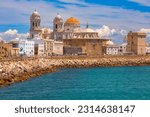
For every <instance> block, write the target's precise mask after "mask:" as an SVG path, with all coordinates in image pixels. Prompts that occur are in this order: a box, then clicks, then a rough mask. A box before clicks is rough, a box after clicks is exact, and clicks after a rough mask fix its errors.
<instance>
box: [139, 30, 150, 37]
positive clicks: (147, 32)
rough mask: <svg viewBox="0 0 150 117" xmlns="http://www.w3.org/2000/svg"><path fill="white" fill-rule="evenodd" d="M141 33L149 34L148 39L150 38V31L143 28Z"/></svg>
mask: <svg viewBox="0 0 150 117" xmlns="http://www.w3.org/2000/svg"><path fill="white" fill-rule="evenodd" d="M139 32H144V33H146V34H147V37H148V38H150V29H146V28H142V29H140V31H139Z"/></svg>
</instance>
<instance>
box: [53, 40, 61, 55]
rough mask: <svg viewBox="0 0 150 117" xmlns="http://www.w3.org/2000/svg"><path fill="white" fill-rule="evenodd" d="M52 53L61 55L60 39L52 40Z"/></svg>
mask: <svg viewBox="0 0 150 117" xmlns="http://www.w3.org/2000/svg"><path fill="white" fill-rule="evenodd" d="M53 54H54V55H63V42H61V41H54V42H53Z"/></svg>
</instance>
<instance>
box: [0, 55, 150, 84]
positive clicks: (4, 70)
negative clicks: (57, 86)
mask: <svg viewBox="0 0 150 117" xmlns="http://www.w3.org/2000/svg"><path fill="white" fill-rule="evenodd" d="M143 65H150V56H113V57H112V56H105V57H98V56H97V57H86V56H68V57H67V56H65V57H64V56H60V57H43V58H18V59H12V60H11V59H7V60H0V87H3V86H7V85H11V84H13V83H17V82H23V81H25V80H28V79H30V78H35V77H37V76H40V75H43V74H45V73H50V72H55V71H56V70H57V69H59V68H81V67H111V66H143Z"/></svg>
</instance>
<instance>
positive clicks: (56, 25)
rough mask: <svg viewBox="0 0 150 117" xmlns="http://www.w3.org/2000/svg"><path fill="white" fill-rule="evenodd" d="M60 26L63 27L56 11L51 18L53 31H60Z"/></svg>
mask: <svg viewBox="0 0 150 117" xmlns="http://www.w3.org/2000/svg"><path fill="white" fill-rule="evenodd" d="M62 28H63V19H62V17H61V16H60V15H59V13H58V14H57V16H56V17H55V18H54V20H53V30H54V32H60V31H61V30H62Z"/></svg>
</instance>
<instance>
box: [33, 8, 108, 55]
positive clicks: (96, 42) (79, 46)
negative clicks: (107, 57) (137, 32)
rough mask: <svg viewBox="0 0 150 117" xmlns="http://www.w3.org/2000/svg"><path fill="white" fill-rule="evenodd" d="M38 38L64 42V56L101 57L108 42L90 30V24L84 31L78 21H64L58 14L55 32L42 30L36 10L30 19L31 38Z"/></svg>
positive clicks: (46, 29)
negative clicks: (81, 54) (80, 54)
mask: <svg viewBox="0 0 150 117" xmlns="http://www.w3.org/2000/svg"><path fill="white" fill-rule="evenodd" d="M37 36H38V37H40V38H41V39H43V40H45V41H46V42H47V43H48V42H52V41H55V42H62V44H63V54H72V55H73V54H79V53H84V54H86V55H93V54H94V55H101V54H102V48H101V47H102V46H103V44H105V42H106V41H107V40H106V39H100V37H99V36H98V33H97V32H95V31H94V30H92V29H91V28H89V24H88V23H87V26H86V28H84V29H82V28H81V24H80V21H79V20H78V19H76V18H75V17H70V18H68V19H67V20H66V21H64V20H63V18H62V17H61V15H60V14H57V15H56V17H55V18H54V20H53V30H51V29H49V28H42V27H41V16H40V14H39V13H38V12H37V11H36V10H35V11H34V12H33V13H32V15H31V17H30V38H31V39H32V38H35V37H37ZM50 40H51V41H50ZM47 46H50V45H47ZM45 50H46V48H45Z"/></svg>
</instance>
